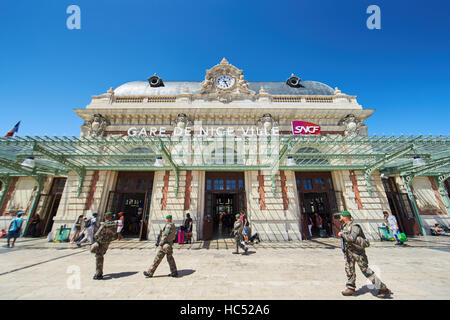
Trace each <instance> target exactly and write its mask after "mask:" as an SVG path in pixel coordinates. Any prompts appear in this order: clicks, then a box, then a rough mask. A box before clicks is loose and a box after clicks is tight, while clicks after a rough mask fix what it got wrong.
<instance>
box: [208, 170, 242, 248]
mask: <svg viewBox="0 0 450 320" xmlns="http://www.w3.org/2000/svg"><path fill="white" fill-rule="evenodd" d="M241 210H244V211H245V210H246V200H245V188H244V173H243V172H207V173H206V183H205V215H204V219H203V239H204V240H210V239H221V238H230V237H231V231H232V230H233V224H234V221H235V215H236V213H239V212H240V211H241Z"/></svg>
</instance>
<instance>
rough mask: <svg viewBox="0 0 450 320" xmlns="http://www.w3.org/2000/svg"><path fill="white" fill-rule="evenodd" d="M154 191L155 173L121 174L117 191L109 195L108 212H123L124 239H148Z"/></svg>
mask: <svg viewBox="0 0 450 320" xmlns="http://www.w3.org/2000/svg"><path fill="white" fill-rule="evenodd" d="M152 189H153V172H151V171H150V172H119V176H118V178H117V185H116V190H115V191H111V192H110V194H109V197H108V202H107V206H106V211H111V212H112V213H114V214H117V213H119V212H123V216H124V227H123V229H122V235H123V236H124V237H131V238H134V237H139V239H140V240H146V239H147V229H148V218H149V214H150V204H151V198H152ZM117 218H118V217H117Z"/></svg>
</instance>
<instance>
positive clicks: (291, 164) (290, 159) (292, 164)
mask: <svg viewBox="0 0 450 320" xmlns="http://www.w3.org/2000/svg"><path fill="white" fill-rule="evenodd" d="M286 165H287V166H290V167H292V166H296V165H297V162H295V160H294V158H292V156H288V159H287V161H286Z"/></svg>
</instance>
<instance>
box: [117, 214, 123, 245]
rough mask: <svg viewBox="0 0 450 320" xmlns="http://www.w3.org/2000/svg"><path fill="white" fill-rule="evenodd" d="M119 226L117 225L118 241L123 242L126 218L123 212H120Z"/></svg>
mask: <svg viewBox="0 0 450 320" xmlns="http://www.w3.org/2000/svg"><path fill="white" fill-rule="evenodd" d="M118 215H119V224H118V225H117V240H121V239H122V229H123V226H124V216H123V212H122V211H121V212H119V213H118Z"/></svg>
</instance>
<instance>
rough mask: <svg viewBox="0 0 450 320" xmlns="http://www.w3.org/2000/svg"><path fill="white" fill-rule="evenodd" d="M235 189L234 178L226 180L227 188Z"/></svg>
mask: <svg viewBox="0 0 450 320" xmlns="http://www.w3.org/2000/svg"><path fill="white" fill-rule="evenodd" d="M234 189H236V180H227V190H234Z"/></svg>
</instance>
